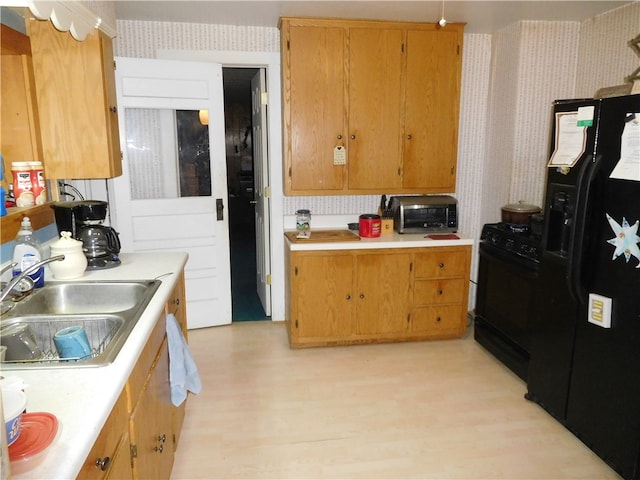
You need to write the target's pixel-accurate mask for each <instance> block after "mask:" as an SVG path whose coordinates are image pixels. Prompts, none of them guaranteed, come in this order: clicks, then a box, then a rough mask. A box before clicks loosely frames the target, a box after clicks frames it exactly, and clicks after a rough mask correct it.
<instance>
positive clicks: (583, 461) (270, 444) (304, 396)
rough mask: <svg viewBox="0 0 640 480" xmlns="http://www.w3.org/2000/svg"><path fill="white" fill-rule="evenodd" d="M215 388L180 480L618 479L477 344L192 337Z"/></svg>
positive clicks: (182, 459) (270, 333) (193, 404)
mask: <svg viewBox="0 0 640 480" xmlns="http://www.w3.org/2000/svg"><path fill="white" fill-rule="evenodd" d="M189 343H190V345H191V349H192V352H193V354H194V357H195V360H196V362H197V364H198V368H199V371H200V375H201V377H202V380H203V385H204V386H203V391H202V393H200V394H199V395H195V396H191V397H190V398H189V402H188V406H187V416H186V420H185V425H184V429H183V434H182V439H181V443H180V446H179V449H178V451H177V452H176V458H175V465H174V469H173V474H172V478H173V479H195V478H207V479H223V478H224V479H231V478H241V479H265V478H268V479H284V478H294V479H316V478H330V479H356V478H367V479H372V478H385V479H404V478H424V479H510V480H516V479H544V480H548V479H598V480H601V479H619V478H620V477H619V476H618V475H617V474H616V473H615V472H614V471H613V470H611V469H610V468H609V467H608V466H607V465H606V464H605V463H604V462H602V461H601V460H600V459H599V458H598V457H597V456H596V455H595V454H594V453H592V452H591V451H590V450H589V449H588V448H587V447H586V446H584V445H583V444H582V443H581V442H580V441H579V440H578V439H577V438H576V437H574V436H573V435H572V434H571V433H570V432H568V431H567V430H566V429H565V428H564V427H562V426H561V425H560V424H559V423H557V422H556V421H555V420H553V419H552V418H551V416H549V415H548V414H547V413H546V412H545V411H544V410H542V409H541V408H540V407H539V406H537V405H536V404H533V403H531V402H528V401H527V400H525V399H524V398H523V395H524V393H525V391H526V386H525V384H524V382H522V381H521V380H520V379H519V378H518V377H517V376H515V375H514V374H512V373H511V371H509V370H508V369H507V368H506V367H504V366H503V365H502V364H500V363H499V362H498V361H497V360H495V359H494V357H492V356H491V355H490V354H489V353H488V352H486V351H485V350H484V349H483V348H482V347H481V346H480V345H478V344H477V343H476V342H475V340H474V339H473V336H472V332H471V331H468V332H467V334H466V335H465V337H464V338H462V339H460V340H449V341H436V342H417V343H398V344H384V345H363V346H349V347H329V348H318V349H304V350H291V349H289V346H288V342H287V335H286V332H285V327H284V324H282V323H272V322H248V323H236V324H233V325H230V326H225V327H215V328H209V329H202V330H193V331H190V332H189Z"/></svg>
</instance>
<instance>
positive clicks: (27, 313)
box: [0, 280, 161, 370]
mask: <svg viewBox="0 0 640 480" xmlns="http://www.w3.org/2000/svg"><path fill="white" fill-rule="evenodd" d="M160 283H161V281H160V280H136V281H93V282H89V281H87V282H85V281H80V282H47V283H46V284H45V286H44V287H42V288H39V289H36V290H34V291H33V293H31V294H30V295H29V296H28V297H26V298H24V299H22V300H20V301H19V302H16V303H14V304H13V305H12V306H11V308H10V309H9V311H8V312H6V313H4V314H3V315H2V319H1V320H0V327H1V330H0V331H8V330H10V328H9V327H11V326H12V325H16V324H26V325H28V326H29V328H30V330H31V332H32V333H33V337H35V340H36V343H37V344H38V347H39V348H40V350H41V351H42V355H40V354H38V355H37V357H36V358H32V359H11V360H5V361H3V362H2V365H1V367H2V369H5V370H7V369H23V368H69V367H73V368H77V367H99V366H104V365H108V364H110V363H112V362H113V361H114V360H115V358H116V357H117V356H118V353H119V352H120V350H121V349H122V346H123V345H124V343H125V342H126V340H127V338H128V337H129V334H130V333H131V331H132V330H133V328H134V327H135V325H136V323H137V321H138V320H139V319H140V317H141V316H142V313H143V312H144V310H145V308H146V307H147V305H148V304H149V302H150V301H151V298H152V297H153V295H154V294H155V292H156V290H157V289H158V287H159V286H160ZM4 303H6V302H4ZM71 326H81V327H83V328H84V330H85V332H86V334H87V338H88V340H89V344H90V346H91V355H90V356H88V357H87V358H84V359H79V360H68V359H61V358H59V356H58V353H57V351H56V348H55V345H54V341H53V337H54V335H55V333H56V332H58V331H60V330H62V329H64V328H66V327H71ZM3 343H4V342H3Z"/></svg>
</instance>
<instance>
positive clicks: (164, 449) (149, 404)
mask: <svg viewBox="0 0 640 480" xmlns="http://www.w3.org/2000/svg"><path fill="white" fill-rule="evenodd" d="M172 442H173V435H172V423H171V392H170V387H169V354H168V350H167V342H166V340H165V341H164V342H163V344H162V347H161V349H160V352H159V354H158V357H157V360H156V363H155V364H154V366H153V367H152V370H151V374H150V377H149V382H148V383H147V385H146V387H145V389H144V391H143V393H142V396H141V397H140V400H139V401H138V404H137V406H136V407H135V409H134V411H133V414H132V415H131V443H132V444H133V445H134V451H135V453H134V455H133V476H134V478H139V479H147V478H153V479H161V478H169V476H170V474H171V469H172V468H173V450H174V449H173V445H172Z"/></svg>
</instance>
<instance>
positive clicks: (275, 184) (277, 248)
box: [156, 49, 285, 321]
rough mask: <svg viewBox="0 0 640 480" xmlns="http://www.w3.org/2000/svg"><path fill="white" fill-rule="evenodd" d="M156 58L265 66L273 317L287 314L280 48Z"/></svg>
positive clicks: (164, 53) (169, 52)
mask: <svg viewBox="0 0 640 480" xmlns="http://www.w3.org/2000/svg"><path fill="white" fill-rule="evenodd" d="M156 58H158V59H163V60H188V61H197V62H215V63H219V64H221V65H222V67H223V68H264V69H265V71H266V75H267V92H268V99H269V100H268V106H267V123H268V126H267V127H268V131H267V156H268V158H269V186H270V189H271V197H270V202H269V216H270V221H271V225H270V232H269V235H270V252H269V254H270V256H271V320H272V321H282V320H284V318H285V302H284V298H285V271H284V253H283V252H284V247H285V245H284V234H283V232H284V218H283V195H282V194H281V192H283V182H282V107H281V105H282V98H281V96H282V94H281V79H280V63H281V61H280V53H279V52H244V51H223V50H220V51H218V50H210V51H206V50H175V49H158V50H157V51H156Z"/></svg>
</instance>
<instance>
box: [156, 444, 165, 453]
mask: <svg viewBox="0 0 640 480" xmlns="http://www.w3.org/2000/svg"><path fill="white" fill-rule="evenodd" d="M154 450H155V451H156V452H158V453H162V452H163V451H164V445H163V444H162V443H161V444H160V445H158V446H157V447H156V448H154Z"/></svg>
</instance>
